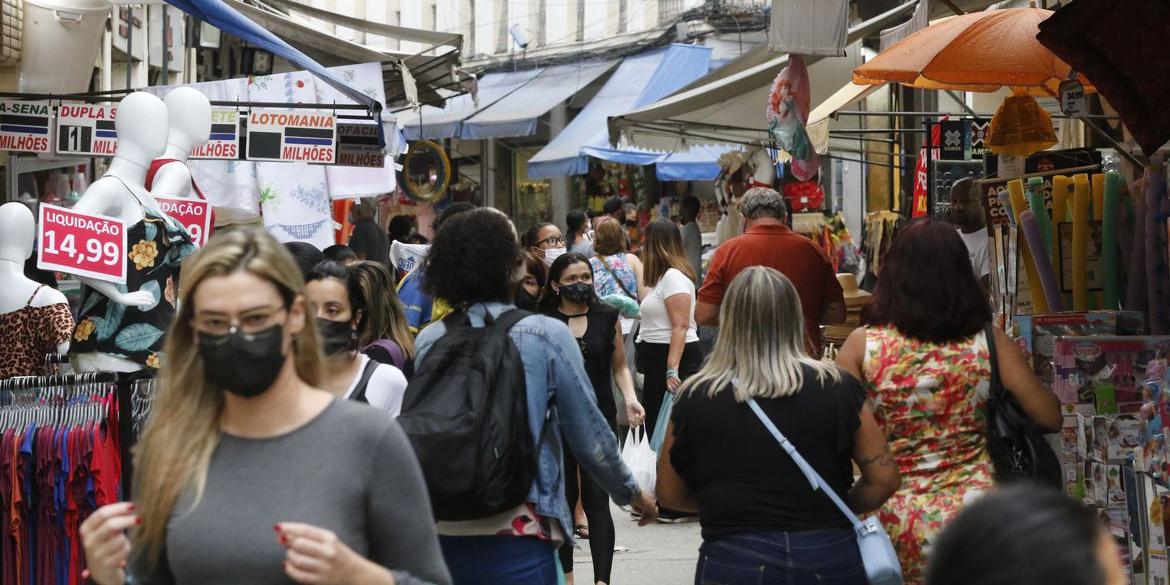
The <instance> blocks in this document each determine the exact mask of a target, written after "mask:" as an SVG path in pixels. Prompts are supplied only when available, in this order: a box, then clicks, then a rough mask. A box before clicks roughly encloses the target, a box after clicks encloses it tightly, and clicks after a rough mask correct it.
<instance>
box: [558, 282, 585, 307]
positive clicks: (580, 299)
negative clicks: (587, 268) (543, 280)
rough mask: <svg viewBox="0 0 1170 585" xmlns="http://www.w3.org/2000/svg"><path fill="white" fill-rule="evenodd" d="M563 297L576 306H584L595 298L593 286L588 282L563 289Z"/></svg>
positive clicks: (570, 285) (568, 285) (565, 286)
mask: <svg viewBox="0 0 1170 585" xmlns="http://www.w3.org/2000/svg"><path fill="white" fill-rule="evenodd" d="M561 296H562V297H564V299H565V300H566V301H569V302H570V303H573V304H575V305H583V304H585V303H587V302H589V299H591V298H593V285H592V284H589V283H587V282H577V283H574V284H567V285H564V286H562V287H561Z"/></svg>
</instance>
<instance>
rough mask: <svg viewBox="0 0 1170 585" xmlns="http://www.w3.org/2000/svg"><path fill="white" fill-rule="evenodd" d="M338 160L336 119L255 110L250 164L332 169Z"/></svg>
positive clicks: (250, 129)
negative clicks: (296, 164) (311, 165)
mask: <svg viewBox="0 0 1170 585" xmlns="http://www.w3.org/2000/svg"><path fill="white" fill-rule="evenodd" d="M336 159H337V118H336V117H335V116H334V115H333V114H322V113H317V112H281V111H273V110H253V111H251V112H249V114H248V160H268V161H285V162H307V163H317V164H326V165H331V164H333V163H334V162H336Z"/></svg>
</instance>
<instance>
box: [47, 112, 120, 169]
mask: <svg viewBox="0 0 1170 585" xmlns="http://www.w3.org/2000/svg"><path fill="white" fill-rule="evenodd" d="M117 114H118V107H117V106H103V105H98V104H61V105H60V106H57V154H75V155H83V156H114V152H115V151H117V150H118V132H117V130H116V129H115V128H114V118H115V117H116V116H117Z"/></svg>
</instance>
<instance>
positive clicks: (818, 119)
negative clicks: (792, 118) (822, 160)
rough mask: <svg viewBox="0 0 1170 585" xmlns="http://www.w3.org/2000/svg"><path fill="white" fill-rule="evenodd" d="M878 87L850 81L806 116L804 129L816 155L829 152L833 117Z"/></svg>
mask: <svg viewBox="0 0 1170 585" xmlns="http://www.w3.org/2000/svg"><path fill="white" fill-rule="evenodd" d="M879 87H883V86H881V85H858V84H856V83H853V82H852V81H850V82H849V83H847V84H845V87H842V88H841V89H839V90H837V93H834V94H833V95H831V96H829V99H827V100H825V101H823V102H821V105H819V106H817V107H815V108H813V111H812V112H810V113H809V115H808V124H807V125H805V129H806V130H807V131H808V137H809V140H810V141H811V142H812V144H813V148H815V149H816V151H817V153H819V154H825V153H827V152H829V125H830V124H831V123H832V120H833V118H832V117H833V115H834V114H836V113H837V112H839V111H841V110H843V109H845V108H847V107H849V106H851V105H853V104H856V103H857V102H860V101H861V100H863V99H865V97H866V96H868V95H869V94H871V93H873V92H875V91H877V89H878V88H879Z"/></svg>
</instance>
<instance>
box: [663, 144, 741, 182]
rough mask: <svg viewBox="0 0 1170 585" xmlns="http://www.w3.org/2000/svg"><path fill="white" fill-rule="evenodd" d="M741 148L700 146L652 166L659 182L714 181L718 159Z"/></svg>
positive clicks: (677, 153) (678, 153)
mask: <svg viewBox="0 0 1170 585" xmlns="http://www.w3.org/2000/svg"><path fill="white" fill-rule="evenodd" d="M742 148H743V147H742V146H735V145H731V144H700V145H694V146H691V148H690V150H686V151H683V152H672V153H670V154H667V155H665V157H664V158H663V159H662V160H660V161H658V162H656V163H655V164H654V174H655V175H657V176H658V180H659V181H714V180H715V178H716V177H718V176H719V157H720V156H723V154H725V153H727V152H731V151H733V150H741V149H742Z"/></svg>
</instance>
